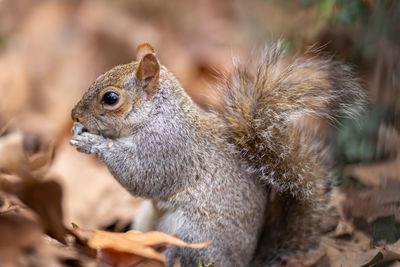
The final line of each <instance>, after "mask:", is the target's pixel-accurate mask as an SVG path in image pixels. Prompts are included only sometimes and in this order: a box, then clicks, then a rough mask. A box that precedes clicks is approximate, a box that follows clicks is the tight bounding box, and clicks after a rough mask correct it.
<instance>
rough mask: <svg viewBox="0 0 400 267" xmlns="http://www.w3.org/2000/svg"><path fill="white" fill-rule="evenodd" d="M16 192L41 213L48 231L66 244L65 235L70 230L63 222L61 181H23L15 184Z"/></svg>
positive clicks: (41, 218)
mask: <svg viewBox="0 0 400 267" xmlns="http://www.w3.org/2000/svg"><path fill="white" fill-rule="evenodd" d="M14 193H15V194H16V195H17V196H18V197H19V198H20V199H21V201H22V202H24V204H25V205H27V206H28V207H30V208H31V209H32V210H33V211H35V212H36V213H37V214H38V215H39V217H40V220H41V223H42V225H43V227H44V229H45V232H46V233H48V234H49V235H50V236H51V237H53V238H55V239H57V240H58V241H60V242H61V243H63V244H66V240H65V236H66V234H67V233H68V232H69V230H68V229H67V228H65V226H64V224H63V214H62V207H61V200H62V188H61V186H60V185H59V183H57V182H56V181H53V180H49V181H39V180H28V181H22V182H19V183H17V184H15V188H14Z"/></svg>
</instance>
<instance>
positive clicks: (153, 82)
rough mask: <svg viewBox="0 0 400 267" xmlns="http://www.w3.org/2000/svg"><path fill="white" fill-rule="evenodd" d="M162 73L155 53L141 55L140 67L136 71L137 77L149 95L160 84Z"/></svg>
mask: <svg viewBox="0 0 400 267" xmlns="http://www.w3.org/2000/svg"><path fill="white" fill-rule="evenodd" d="M159 75H160V63H158V60H157V58H156V56H155V55H154V54H153V53H148V54H145V55H143V56H142V57H141V60H140V63H139V67H138V69H137V71H136V79H137V80H138V81H139V82H140V84H141V85H142V86H143V88H144V89H145V90H146V91H147V93H148V94H149V95H153V93H154V92H155V90H156V89H157V86H158V78H159Z"/></svg>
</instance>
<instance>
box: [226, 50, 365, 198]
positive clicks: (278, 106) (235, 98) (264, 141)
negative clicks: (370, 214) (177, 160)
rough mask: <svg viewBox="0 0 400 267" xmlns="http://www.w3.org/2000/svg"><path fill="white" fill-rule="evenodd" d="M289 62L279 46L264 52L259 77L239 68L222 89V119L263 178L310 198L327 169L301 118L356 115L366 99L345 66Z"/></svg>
mask: <svg viewBox="0 0 400 267" xmlns="http://www.w3.org/2000/svg"><path fill="white" fill-rule="evenodd" d="M288 60H289V59H287V58H285V57H284V56H283V54H282V50H281V45H279V44H277V45H275V46H272V47H270V48H268V49H266V50H265V51H264V52H263V53H262V56H261V59H260V61H259V64H258V66H257V67H256V68H257V69H256V70H255V75H251V74H249V73H248V72H246V71H245V70H243V69H242V68H240V67H237V68H236V71H235V74H234V76H233V80H232V81H230V82H227V84H226V86H225V89H224V90H223V95H224V96H223V97H224V106H225V107H224V111H222V117H223V119H224V120H225V121H226V124H227V127H228V128H229V129H228V131H227V132H229V133H230V136H229V137H230V139H231V141H232V143H234V144H235V145H237V146H238V147H239V150H240V151H241V153H242V154H243V155H244V157H246V158H247V159H248V160H249V162H250V164H251V165H252V166H253V167H254V170H255V172H257V173H258V175H260V176H261V179H263V180H265V181H266V182H268V183H269V184H271V185H273V187H274V188H275V189H276V190H278V191H280V192H289V193H290V194H291V195H292V196H293V197H295V198H309V197H310V196H311V195H315V194H317V195H318V192H316V190H317V191H318V190H319V189H318V188H321V186H322V185H321V183H322V180H323V179H322V178H324V176H325V175H327V173H326V172H325V170H324V168H321V162H320V161H321V154H318V153H315V149H314V147H315V146H316V145H317V141H316V140H314V138H312V137H310V135H306V134H304V133H302V132H301V131H299V128H298V127H297V126H298V125H299V123H298V122H299V121H301V120H302V119H303V118H304V117H307V116H309V115H311V116H316V117H323V118H328V119H330V120H334V118H335V117H336V116H355V115H356V114H357V113H359V111H360V110H361V109H362V108H363V106H364V104H365V101H366V100H365V99H366V97H365V94H364V92H363V91H362V90H361V88H360V86H359V84H358V81H357V79H355V78H354V77H353V74H352V72H351V70H350V69H349V67H348V66H346V65H343V64H339V63H337V62H335V61H332V60H331V59H326V58H325V59H319V58H315V57H313V58H308V59H307V58H305V57H297V58H294V59H292V60H291V61H288ZM296 125H297V126H296Z"/></svg>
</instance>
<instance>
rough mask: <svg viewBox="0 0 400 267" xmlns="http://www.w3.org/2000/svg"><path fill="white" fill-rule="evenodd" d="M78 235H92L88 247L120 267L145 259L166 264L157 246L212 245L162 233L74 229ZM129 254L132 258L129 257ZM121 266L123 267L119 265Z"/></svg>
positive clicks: (193, 246)
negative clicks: (188, 242) (194, 242)
mask: <svg viewBox="0 0 400 267" xmlns="http://www.w3.org/2000/svg"><path fill="white" fill-rule="evenodd" d="M74 230H75V231H77V232H78V233H92V234H93V235H92V237H91V238H90V240H89V242H88V245H89V246H90V247H92V248H96V249H100V250H101V254H102V256H101V259H102V260H104V261H107V262H109V261H112V262H113V263H114V264H115V263H118V264H116V265H118V266H128V265H125V264H128V263H129V264H130V265H132V264H136V263H138V262H141V261H142V260H143V259H151V260H156V261H158V262H161V263H165V257H164V255H162V254H161V253H160V252H159V251H158V250H157V249H156V248H155V247H156V246H157V245H162V244H166V245H174V246H184V247H191V248H202V247H205V246H207V245H208V244H210V241H208V242H203V243H200V244H187V243H185V242H183V241H182V240H180V239H178V238H176V237H173V236H170V235H167V234H164V233H161V232H149V233H142V232H140V231H135V230H131V231H128V232H126V233H112V232H106V231H99V230H96V231H93V230H84V229H80V228H76V227H75V229H74ZM129 254H130V255H131V257H129ZM119 264H121V265H119Z"/></svg>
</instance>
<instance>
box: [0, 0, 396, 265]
mask: <svg viewBox="0 0 400 267" xmlns="http://www.w3.org/2000/svg"><path fill="white" fill-rule="evenodd" d="M278 39H281V40H283V42H284V47H285V49H286V50H287V52H288V53H289V54H290V53H299V52H302V51H305V50H306V49H308V48H309V47H310V46H315V47H320V50H321V52H322V53H327V54H329V55H333V57H334V58H335V59H337V60H340V61H343V62H345V63H346V64H349V65H352V67H353V68H354V70H355V71H356V72H357V74H358V76H359V77H360V82H361V84H362V85H363V88H364V90H365V91H366V92H367V94H368V96H369V100H370V105H369V106H368V108H367V110H366V111H365V113H363V114H362V115H361V116H360V117H358V118H356V119H353V120H350V119H344V120H342V121H340V123H339V124H338V125H337V126H336V127H332V129H330V130H329V132H328V137H329V142H330V144H331V145H332V148H333V149H332V151H333V154H334V159H335V179H334V180H333V181H332V182H331V184H332V185H331V188H332V191H333V196H334V197H333V199H334V200H336V201H337V203H336V204H335V205H336V207H340V208H339V210H340V212H339V213H340V217H341V219H343V220H344V221H346V225H347V226H346V227H348V228H345V229H346V230H343V231H344V232H342V233H341V232H340V231H339V233H337V234H338V236H342V235H345V236H346V238H347V239H346V240H347V241H348V242H354V233H355V232H356V231H360V232H362V233H363V235H364V237H365V239H363V240H367V241H366V242H365V244H364V245H363V246H361V245H360V247H362V249H363V250H361V251H364V252H365V251H368V250H369V249H371V248H373V247H374V245H376V244H387V243H394V242H396V241H397V240H398V238H399V237H400V224H399V223H400V157H399V156H398V155H399V153H398V152H399V148H400V120H399V115H400V1H397V0H351V1H345V0H287V1H278V0H252V1H239V0H229V1H211V0H204V1H195V0H169V1H162V0H132V1H129V0H114V1H106V0H96V1H94V0H81V1H78V0H65V1H61V0H60V1H51V0H0V70H1V71H0V96H1V97H0V134H1V136H0V140H3V143H4V140H5V138H6V137H7V136H10V135H13V134H15V133H18V134H19V136H20V138H22V139H21V140H22V143H23V150H24V153H26V154H27V155H28V156H29V155H33V154H35V153H37V152H38V151H40V150H42V149H43V147H48V146H49V144H51V145H52V146H53V147H54V153H52V156H51V163H49V164H47V166H46V172H45V174H43V175H44V176H45V177H51V178H53V179H55V180H57V181H58V182H59V183H60V184H61V187H62V190H63V199H62V207H63V213H64V217H63V220H64V222H65V223H66V224H68V225H69V224H70V222H75V223H77V224H78V225H80V226H82V227H86V228H96V229H111V230H118V231H122V230H126V229H127V227H128V226H129V224H130V221H131V219H132V218H133V216H134V215H135V213H136V211H137V207H138V204H139V203H140V200H138V199H135V198H132V197H131V196H130V195H129V194H128V193H127V192H125V190H124V189H122V187H120V185H119V184H118V183H117V182H115V181H114V179H113V178H112V176H111V175H110V174H109V173H108V171H107V169H106V168H105V167H104V166H103V165H102V164H101V163H100V162H99V161H98V160H97V159H96V158H94V157H92V156H88V155H84V154H81V153H78V152H76V151H75V149H74V148H72V147H70V146H69V144H68V141H69V139H70V138H71V133H70V129H71V127H72V120H71V118H70V111H71V109H72V107H73V106H74V105H75V103H76V102H77V101H78V100H79V99H80V97H81V96H82V94H83V92H84V91H85V90H86V89H87V88H88V87H89V85H90V84H91V83H92V81H94V79H95V78H96V77H97V76H98V75H99V74H101V73H103V72H105V71H106V70H108V69H110V68H111V67H113V66H115V65H118V64H123V63H128V62H130V61H132V60H133V57H134V55H135V51H136V47H137V46H138V45H139V44H140V43H142V42H149V43H150V44H152V46H153V47H154V48H155V49H156V51H157V54H158V56H159V58H160V60H161V63H162V64H163V65H165V66H167V67H168V68H169V70H171V71H172V72H173V73H174V74H175V75H176V76H177V77H178V79H179V81H180V82H181V83H182V85H183V87H184V88H185V89H187V91H188V92H189V94H190V95H191V96H192V97H193V99H194V100H195V101H196V102H198V103H199V104H200V105H203V106H207V105H215V104H217V103H215V102H213V101H215V98H213V97H212V96H213V86H214V85H215V84H216V83H217V82H218V73H219V72H222V73H229V72H230V70H231V69H232V58H233V57H238V58H239V59H241V60H242V62H246V61H248V60H251V55H252V54H253V53H254V52H255V51H257V49H259V48H262V47H263V46H264V45H265V44H266V43H268V42H271V41H276V40H278ZM212 99H214V100H212ZM4 151H5V150H2V145H1V141H0V158H1V157H2V158H7V157H9V154H7V153H5V152H4ZM1 152H2V153H1ZM1 162H2V161H1V160H0V168H2V167H4V166H1ZM3 162H4V161H3ZM337 188H340V190H336V189H337ZM349 229H350V230H349ZM336 230H337V228H336ZM357 238H360V237H359V236H358V237H357ZM382 242H383V243H382ZM399 252H400V251H399ZM332 253H333V252H331V254H332ZM357 253H361V252H360V251H357ZM349 255H350V256H348V257H351V258H352V259H354V260H356V259H357V257H358V255H359V254H356V253H355V252H354V253H353V254H351V253H350V254H349ZM327 257H328V258H329V255H328V256H327ZM329 260H331V258H329ZM331 263H332V261H331Z"/></svg>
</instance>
